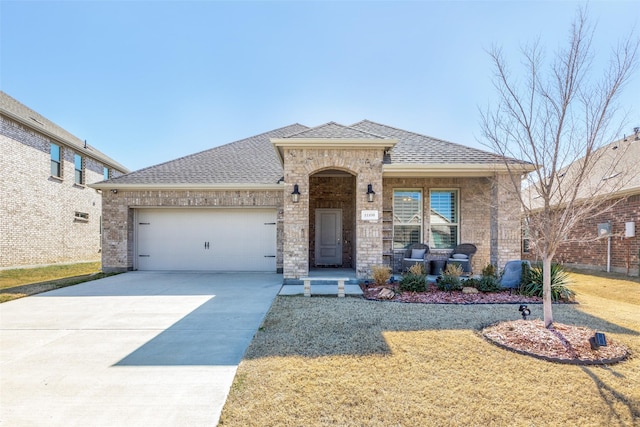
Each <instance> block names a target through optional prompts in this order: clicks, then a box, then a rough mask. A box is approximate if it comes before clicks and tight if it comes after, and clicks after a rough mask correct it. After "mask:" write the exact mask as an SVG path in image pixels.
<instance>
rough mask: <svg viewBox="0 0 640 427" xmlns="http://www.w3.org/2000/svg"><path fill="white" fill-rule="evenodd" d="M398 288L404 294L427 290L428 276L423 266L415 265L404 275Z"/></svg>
mask: <svg viewBox="0 0 640 427" xmlns="http://www.w3.org/2000/svg"><path fill="white" fill-rule="evenodd" d="M398 288H399V289H400V290H401V291H403V292H424V291H426V290H427V275H426V274H425V272H424V267H423V265H422V264H414V265H412V266H411V267H410V268H409V270H407V272H406V273H405V274H403V275H402V279H400V283H399V284H398Z"/></svg>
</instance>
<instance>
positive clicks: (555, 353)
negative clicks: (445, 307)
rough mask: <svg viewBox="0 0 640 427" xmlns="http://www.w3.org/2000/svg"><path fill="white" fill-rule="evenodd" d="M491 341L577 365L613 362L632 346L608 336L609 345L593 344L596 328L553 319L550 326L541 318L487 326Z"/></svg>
mask: <svg viewBox="0 0 640 427" xmlns="http://www.w3.org/2000/svg"><path fill="white" fill-rule="evenodd" d="M481 334H482V336H483V337H484V338H485V339H487V340H488V341H490V342H492V343H494V344H496V345H498V346H499V347H502V348H506V349H508V350H511V351H514V352H516V353H520V354H525V355H527V356H533V357H537V358H539V359H543V360H548V361H551V362H558V363H569V364H576V365H593V364H612V363H617V362H621V361H622V360H624V359H626V358H627V357H628V356H629V349H628V348H627V347H626V346H624V345H622V344H621V343H619V342H617V341H615V340H612V339H611V338H610V337H607V345H606V346H602V347H599V348H598V349H597V350H594V349H592V348H591V344H590V343H589V338H591V337H593V335H594V334H595V331H594V330H592V329H589V328H585V327H581V326H571V325H563V324H559V323H554V324H553V326H552V327H551V328H550V329H547V328H545V327H544V322H543V321H542V320H539V319H538V320H513V321H509V322H500V323H497V324H495V325H491V326H488V327H486V328H484V329H483V330H482V332H481Z"/></svg>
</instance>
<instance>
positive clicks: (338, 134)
mask: <svg viewBox="0 0 640 427" xmlns="http://www.w3.org/2000/svg"><path fill="white" fill-rule="evenodd" d="M286 138H338V139H346V138H354V139H382V138H384V137H382V136H380V135H375V134H372V133H370V132H367V131H365V130H360V129H356V128H354V127H352V126H343V125H341V124H338V123H336V122H329V123H326V124H324V125H320V126H317V127H314V128H311V129H307V130H304V131H302V132H298V133H295V134H292V135H287V136H286Z"/></svg>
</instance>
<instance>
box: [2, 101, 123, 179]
mask: <svg viewBox="0 0 640 427" xmlns="http://www.w3.org/2000/svg"><path fill="white" fill-rule="evenodd" d="M0 113H4V114H5V115H7V116H8V117H10V118H12V119H14V120H17V121H20V122H22V123H23V124H24V125H26V126H29V127H30V128H32V129H35V130H37V131H40V132H42V133H43V134H45V135H51V136H52V137H53V138H55V139H57V140H58V141H59V142H61V143H63V144H66V145H67V146H69V147H71V148H73V149H74V150H76V151H77V152H78V153H84V154H86V155H87V156H90V157H93V158H95V159H97V160H99V161H101V162H103V163H105V164H107V165H109V166H111V167H113V168H115V169H117V170H119V171H121V172H128V171H129V170H128V169H127V168H126V167H124V166H123V165H121V164H120V163H118V162H117V161H115V160H114V159H112V158H111V157H109V156H107V155H106V154H104V153H102V152H101V151H98V150H97V149H96V148H95V147H92V146H91V145H89V144H86V145H85V142H84V141H82V140H81V139H80V138H78V137H77V136H75V135H72V134H71V133H69V132H67V131H66V130H64V129H63V128H61V127H60V126H58V125H57V124H55V123H53V122H52V121H51V120H49V119H47V118H46V117H44V116H43V115H41V114H38V113H37V112H35V111H33V110H32V109H31V108H29V107H27V106H26V105H24V104H22V103H21V102H19V101H17V100H16V99H14V98H12V97H11V96H9V95H7V94H6V93H5V92H2V91H0Z"/></svg>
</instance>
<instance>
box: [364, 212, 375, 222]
mask: <svg viewBox="0 0 640 427" xmlns="http://www.w3.org/2000/svg"><path fill="white" fill-rule="evenodd" d="M360 218H361V219H362V220H363V221H377V220H378V211H361V216H360Z"/></svg>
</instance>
